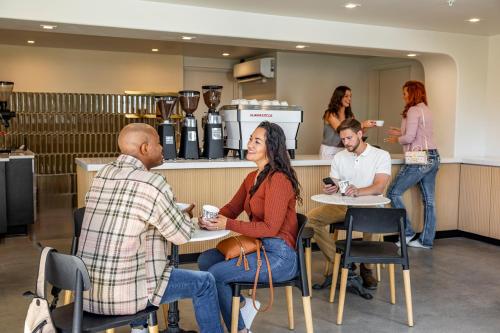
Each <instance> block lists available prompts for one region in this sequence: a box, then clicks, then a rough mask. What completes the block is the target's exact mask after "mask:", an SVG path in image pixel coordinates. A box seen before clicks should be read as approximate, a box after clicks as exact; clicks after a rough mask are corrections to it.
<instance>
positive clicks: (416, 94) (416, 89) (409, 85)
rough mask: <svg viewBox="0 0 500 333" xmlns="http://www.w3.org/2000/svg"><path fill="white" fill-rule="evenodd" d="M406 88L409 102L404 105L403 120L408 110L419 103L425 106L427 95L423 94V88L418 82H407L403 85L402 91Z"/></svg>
mask: <svg viewBox="0 0 500 333" xmlns="http://www.w3.org/2000/svg"><path fill="white" fill-rule="evenodd" d="M405 88H406V91H407V92H408V96H409V101H408V103H406V105H405V109H404V110H403V113H402V115H403V118H406V114H407V113H408V110H409V109H410V108H411V107H412V106H415V105H417V104H419V103H424V104H425V105H427V95H426V93H425V86H424V84H423V83H422V82H420V81H407V82H406V83H405V84H404V85H403V90H404V89H405Z"/></svg>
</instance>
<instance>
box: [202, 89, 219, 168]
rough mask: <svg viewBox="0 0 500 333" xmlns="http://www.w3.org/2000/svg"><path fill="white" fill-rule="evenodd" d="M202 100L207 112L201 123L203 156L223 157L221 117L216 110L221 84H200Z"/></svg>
mask: <svg viewBox="0 0 500 333" xmlns="http://www.w3.org/2000/svg"><path fill="white" fill-rule="evenodd" d="M201 88H202V89H203V100H204V101H205V104H206V105H207V107H208V114H207V116H206V118H204V124H203V157H205V158H208V159H216V158H223V157H224V141H223V140H222V138H223V135H222V117H221V116H220V114H219V112H218V111H217V106H219V103H220V98H221V95H222V92H221V90H222V86H202V87H201Z"/></svg>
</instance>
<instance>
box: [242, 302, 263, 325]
mask: <svg viewBox="0 0 500 333" xmlns="http://www.w3.org/2000/svg"><path fill="white" fill-rule="evenodd" d="M255 305H256V306H257V309H260V302H259V301H257V300H256V301H255ZM257 312H258V311H257V310H255V308H254V307H253V301H252V299H251V298H248V297H245V306H243V307H242V308H241V309H240V313H241V317H242V318H243V322H244V323H245V327H246V328H247V329H248V332H250V327H251V326H252V322H253V320H254V319H255V316H256V315H257Z"/></svg>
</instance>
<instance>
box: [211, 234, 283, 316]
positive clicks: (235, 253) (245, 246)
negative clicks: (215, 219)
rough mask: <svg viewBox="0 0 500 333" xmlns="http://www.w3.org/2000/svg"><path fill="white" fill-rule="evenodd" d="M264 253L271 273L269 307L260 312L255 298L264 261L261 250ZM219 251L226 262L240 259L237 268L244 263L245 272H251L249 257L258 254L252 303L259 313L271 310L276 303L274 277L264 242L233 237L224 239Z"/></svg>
mask: <svg viewBox="0 0 500 333" xmlns="http://www.w3.org/2000/svg"><path fill="white" fill-rule="evenodd" d="M261 248H262V251H263V252H264V257H265V258H266V264H267V271H268V273H269V303H268V304H267V306H266V307H265V308H264V309H263V310H260V309H258V308H257V306H256V304H255V298H256V296H257V283H258V282H259V274H260V268H261V266H262V259H261V256H260V249H261ZM217 250H219V252H220V253H222V254H223V255H224V256H225V258H226V260H230V259H233V258H236V257H238V261H237V262H236V266H238V267H239V266H241V264H242V263H243V267H244V269H245V271H248V270H250V266H249V264H248V259H247V255H249V254H250V253H254V252H257V271H256V272H255V279H254V282H253V289H252V302H253V307H254V308H255V310H257V311H259V312H266V311H268V310H270V309H271V307H272V305H273V302H274V288H273V275H272V272H271V265H270V263H269V259H268V258H267V253H266V249H265V247H264V245H262V241H261V240H260V239H258V238H254V237H249V236H242V235H240V236H233V237H230V238H227V239H224V240H222V241H220V242H219V244H217Z"/></svg>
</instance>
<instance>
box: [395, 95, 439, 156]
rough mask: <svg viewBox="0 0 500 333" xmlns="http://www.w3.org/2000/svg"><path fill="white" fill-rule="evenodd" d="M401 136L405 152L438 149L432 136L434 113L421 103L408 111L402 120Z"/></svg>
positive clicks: (400, 139) (400, 140)
mask: <svg viewBox="0 0 500 333" xmlns="http://www.w3.org/2000/svg"><path fill="white" fill-rule="evenodd" d="M424 119H425V126H424ZM401 134H402V135H401V136H400V137H399V138H398V140H399V143H400V144H401V145H403V150H404V151H409V150H427V149H436V148H437V147H436V144H435V143H434V139H433V135H432V113H431V111H430V110H429V108H428V107H427V105H425V104H424V103H419V104H417V105H415V106H412V107H411V108H410V109H409V110H408V113H407V114H406V118H403V119H402V120H401ZM426 140H427V145H426Z"/></svg>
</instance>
